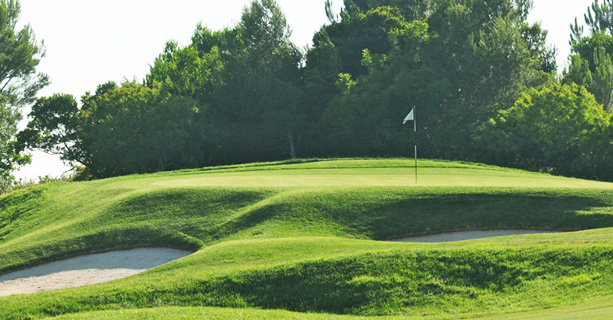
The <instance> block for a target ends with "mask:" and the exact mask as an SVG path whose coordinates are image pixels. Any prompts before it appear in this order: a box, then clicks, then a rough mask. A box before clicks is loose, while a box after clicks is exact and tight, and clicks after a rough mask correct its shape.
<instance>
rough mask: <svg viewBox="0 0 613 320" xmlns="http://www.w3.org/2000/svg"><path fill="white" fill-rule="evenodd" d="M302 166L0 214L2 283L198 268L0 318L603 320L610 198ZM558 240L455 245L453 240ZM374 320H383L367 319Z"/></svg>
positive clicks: (559, 185)
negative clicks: (40, 272) (181, 252)
mask: <svg viewBox="0 0 613 320" xmlns="http://www.w3.org/2000/svg"><path fill="white" fill-rule="evenodd" d="M418 174H419V175H418V181H417V184H416V183H415V176H414V168H413V161H412V160H405V159H388V160H372V159H360V160H344V159H339V160H305V161H297V162H279V163H259V164H248V165H237V166H226V167H213V168H204V169H201V170H187V171H179V172H171V173H159V174H154V175H138V176H127V177H119V178H113V179H105V180H98V181H91V182H79V183H54V184H48V185H44V186H40V187H36V188H31V189H25V190H19V191H17V192H14V193H11V194H8V195H5V196H2V197H0V274H4V273H7V272H10V271H11V270H17V269H23V268H25V267H28V266H32V265H37V264H40V263H43V262H48V261H54V260H57V259H60V258H65V257H70V256H76V255H81V254H86V253H92V252H98V251H106V250H112V249H117V248H132V247H147V246H163V247H173V248H179V249H188V250H192V251H194V254H192V255H190V256H187V257H184V258H181V259H179V260H176V261H174V262H171V263H169V264H166V265H163V266H160V267H157V268H155V269H152V270H150V271H147V272H144V273H142V274H139V275H137V276H132V277H129V278H125V279H121V280H117V281H114V282H110V283H106V284H98V285H93V286H87V287H81V288H73V289H65V290H59V291H54V292H45V293H36V294H31V295H19V296H9V297H4V298H0V319H24V318H40V317H49V316H61V317H60V318H61V319H82V318H95V319H145V318H147V319H149V318H151V319H184V318H194V319H196V318H202V317H207V318H211V319H252V318H261V319H364V318H369V317H373V316H376V317H383V319H387V318H389V319H405V318H415V319H421V318H448V319H453V318H458V317H462V318H510V319H520V318H522V319H523V318H535V319H554V318H558V316H560V315H562V314H563V315H565V316H566V318H567V319H573V318H594V319H597V318H607V317H613V184H612V183H606V182H595V181H588V180H582V179H572V178H564V177H555V176H550V175H545V174H538V173H529V172H525V171H520V170H513V169H505V168H498V167H492V166H485V165H477V164H467V163H454V162H443V161H420V162H419V171H418ZM496 229H536V230H549V231H565V232H561V233H549V234H532V235H521V236H508V237H500V238H485V239H477V240H468V241H459V242H453V243H434V244H427V243H395V242H389V241H381V240H391V239H398V238H402V237H405V236H410V235H420V234H430V233H436V232H446V231H462V230H496ZM377 319H380V318H377Z"/></svg>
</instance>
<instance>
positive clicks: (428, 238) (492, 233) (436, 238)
mask: <svg viewBox="0 0 613 320" xmlns="http://www.w3.org/2000/svg"><path fill="white" fill-rule="evenodd" d="M554 232H558V231H543V230H487V231H457V232H447V233H437V234H428V235H425V236H415V237H407V238H402V239H397V240H393V241H396V242H450V241H460V240H471V239H479V238H489V237H500V236H512V235H520V234H536V233H554Z"/></svg>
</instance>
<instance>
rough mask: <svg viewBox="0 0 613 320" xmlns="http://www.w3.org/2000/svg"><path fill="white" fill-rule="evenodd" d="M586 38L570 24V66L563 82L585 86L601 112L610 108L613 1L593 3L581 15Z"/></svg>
mask: <svg viewBox="0 0 613 320" xmlns="http://www.w3.org/2000/svg"><path fill="white" fill-rule="evenodd" d="M584 20H585V23H586V25H587V26H588V27H589V29H590V34H589V35H587V36H586V35H584V34H583V32H584V30H583V27H582V26H579V25H578V23H577V19H575V23H574V25H573V24H571V26H570V28H571V34H570V44H571V51H572V54H571V56H570V57H569V61H570V65H569V67H568V70H567V71H566V70H565V72H564V77H563V82H564V83H566V84H571V83H573V82H574V83H577V84H579V85H583V86H585V87H586V88H587V89H588V90H589V91H590V92H591V93H592V94H594V96H595V97H596V101H598V103H600V104H602V106H603V108H604V109H605V110H611V109H612V108H613V64H612V63H611V60H612V56H613V0H604V3H602V4H600V3H599V2H598V0H595V1H594V2H593V3H592V5H591V6H590V7H588V12H587V13H586V14H585V15H584Z"/></svg>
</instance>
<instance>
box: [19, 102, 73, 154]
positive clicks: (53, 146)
mask: <svg viewBox="0 0 613 320" xmlns="http://www.w3.org/2000/svg"><path fill="white" fill-rule="evenodd" d="M78 116H79V109H78V107H77V102H76V101H75V99H74V97H73V96H72V95H68V94H54V95H53V96H51V97H43V98H39V99H38V100H37V101H36V103H35V104H34V105H33V106H32V111H31V112H30V114H29V118H30V119H31V120H30V122H29V123H28V126H27V127H26V129H24V130H23V131H21V132H19V135H18V139H17V140H18V142H19V146H20V149H21V150H24V149H26V148H29V149H41V150H44V151H46V152H48V153H51V154H59V155H61V157H62V159H63V160H66V161H76V162H80V163H85V160H84V157H83V154H82V152H80V151H81V149H82V148H81V147H80V146H81V144H80V141H79V135H78V134H77V129H78V126H79V118H78ZM75 144H77V145H79V148H77V147H76V146H75Z"/></svg>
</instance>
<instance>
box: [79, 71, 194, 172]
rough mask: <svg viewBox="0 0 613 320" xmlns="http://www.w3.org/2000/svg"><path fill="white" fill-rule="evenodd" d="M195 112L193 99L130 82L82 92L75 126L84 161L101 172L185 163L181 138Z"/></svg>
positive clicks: (186, 133)
mask: <svg viewBox="0 0 613 320" xmlns="http://www.w3.org/2000/svg"><path fill="white" fill-rule="evenodd" d="M198 112H200V110H199V109H198V107H197V104H196V101H194V100H193V99H192V98H185V97H180V96H172V95H170V94H164V93H160V91H159V89H151V88H148V87H145V86H142V85H139V84H136V83H133V82H126V83H123V85H122V86H121V87H120V88H115V89H111V90H98V91H97V92H96V94H95V95H85V96H84V97H83V107H82V109H81V113H82V114H81V121H82V122H81V126H82V129H80V130H82V132H83V135H82V138H81V140H82V146H83V147H84V148H85V150H86V151H87V155H88V157H89V158H90V159H89V161H88V162H89V163H86V166H87V168H88V169H89V170H90V173H91V174H92V175H94V176H102V177H108V176H114V175H123V174H129V173H135V172H137V173H145V172H155V171H161V170H168V169H172V168H175V169H177V168H182V167H185V166H187V164H186V163H185V162H186V160H188V161H189V159H185V158H184V157H183V155H184V151H185V149H186V147H187V139H186V138H187V137H188V136H190V130H191V129H192V124H193V123H192V122H193V118H194V116H195V115H196V114H197V113H198Z"/></svg>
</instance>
